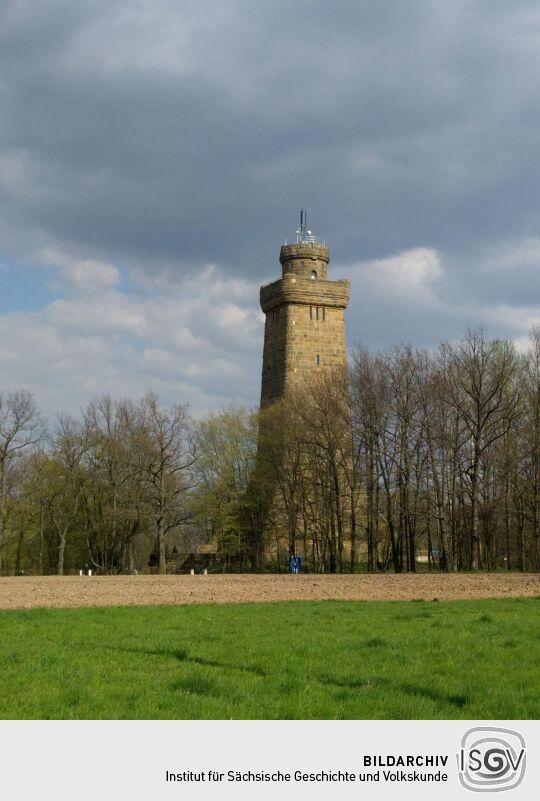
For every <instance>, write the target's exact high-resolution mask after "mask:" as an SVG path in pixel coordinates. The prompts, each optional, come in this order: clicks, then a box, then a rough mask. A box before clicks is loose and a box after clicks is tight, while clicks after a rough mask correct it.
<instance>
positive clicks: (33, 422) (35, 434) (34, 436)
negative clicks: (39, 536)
mask: <svg viewBox="0 0 540 801" xmlns="http://www.w3.org/2000/svg"><path fill="white" fill-rule="evenodd" d="M42 435H43V423H42V421H41V419H40V416H39V414H38V411H37V407H36V404H35V402H34V398H33V396H32V394H31V393H30V392H28V391H27V390H24V389H21V390H17V391H16V392H11V393H9V394H7V395H0V572H1V570H2V548H3V545H4V537H5V526H6V500H7V482H8V474H9V470H10V467H11V466H12V464H13V461H14V460H15V459H17V458H19V457H20V456H22V454H23V453H24V452H25V451H26V450H27V449H28V448H30V447H32V446H33V445H36V444H37V443H38V442H39V440H40V438H41V437H42Z"/></svg>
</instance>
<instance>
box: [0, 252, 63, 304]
mask: <svg viewBox="0 0 540 801" xmlns="http://www.w3.org/2000/svg"><path fill="white" fill-rule="evenodd" d="M54 273H55V271H54V268H52V267H46V266H43V265H39V266H37V265H32V264H21V263H13V262H10V261H9V260H7V259H4V258H2V257H1V256H0V314H6V313H8V312H17V311H39V310H40V309H43V308H44V307H45V306H46V305H47V304H48V303H50V302H51V301H53V300H54V299H55V297H58V290H57V289H55V288H54V286H53V278H54Z"/></svg>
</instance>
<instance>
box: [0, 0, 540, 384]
mask: <svg viewBox="0 0 540 801" xmlns="http://www.w3.org/2000/svg"><path fill="white" fill-rule="evenodd" d="M539 38H540V10H539V9H538V7H537V4H536V3H534V2H532V0H516V2H514V3H512V4H508V3H506V2H502V0H501V1H499V0H489V2H488V0H476V2H474V1H473V2H471V1H470V0H467V2H466V1H465V0H452V1H451V2H449V3H440V2H438V1H437V0H427V1H426V0H422V2H420V0H412V1H411V2H408V3H395V2H390V1H389V0H386V1H385V0H377V2H375V0H373V1H372V2H367V0H363V2H360V3H356V2H349V1H347V2H346V1H345V0H340V1H339V0H338V2H337V3H334V4H328V3H327V2H323V0H309V2H308V0H301V1H299V0H296V1H295V2H293V3H290V2H287V3H286V2H284V0H276V1H275V2H273V3H268V4H267V3H263V4H253V3H250V2H248V0H228V2H226V3H219V2H216V1H215V0H206V2H201V0H199V2H197V3H196V2H183V3H182V4H178V3H176V2H173V0H153V2H149V0H132V1H131V2H129V3H128V2H113V3H110V2H103V1H102V0H96V2H92V3H88V4H80V3H75V4H74V3H71V2H68V1H67V0H54V1H53V2H49V3H47V4H43V3H39V2H38V0H19V2H13V1H10V0H7V2H6V3H4V4H3V6H2V10H1V11H0V211H1V217H2V222H1V224H0V238H1V241H0V250H3V251H4V253H7V254H8V255H9V257H10V259H11V260H12V261H14V262H15V261H21V260H24V259H27V260H32V261H35V260H36V259H39V258H40V254H42V253H43V252H44V251H50V249H51V248H53V249H55V251H58V252H61V253H64V254H68V255H69V259H71V262H72V263H74V264H75V263H76V264H80V263H81V262H83V261H84V260H92V261H104V262H106V263H111V264H114V265H119V266H121V267H122V269H123V270H125V271H126V272H127V273H130V274H132V276H133V278H134V280H141V281H142V280H145V279H144V277H145V276H146V277H147V279H151V277H152V276H153V275H159V276H161V279H163V280H165V278H166V280H173V281H174V280H176V281H177V282H178V283H179V284H181V283H182V282H183V281H185V279H186V276H187V275H191V274H197V271H204V269H205V267H206V265H208V264H215V265H218V266H219V269H220V271H221V273H220V274H221V275H223V276H224V280H225V279H226V278H227V276H228V277H229V279H230V280H234V278H235V277H242V278H244V279H248V280H249V282H251V283H250V285H252V286H254V287H255V288H256V285H257V283H258V282H259V281H264V280H270V279H271V278H272V277H273V276H275V275H277V274H278V270H279V265H278V262H277V255H278V252H279V246H280V244H281V242H282V241H283V239H284V238H285V237H287V236H291V235H292V234H293V232H294V228H295V226H296V215H297V212H298V209H299V208H300V207H304V206H307V208H308V210H309V219H310V224H311V225H312V226H313V227H314V230H316V232H318V233H320V234H321V235H322V236H326V237H327V238H328V240H329V244H330V246H331V249H332V255H333V262H334V265H335V267H334V275H336V276H337V275H338V273H339V274H340V275H343V276H345V275H347V270H349V269H350V270H351V271H352V272H353V273H354V275H353V278H354V276H355V275H356V278H355V282H356V283H355V282H354V281H353V288H355V287H358V289H357V291H358V292H361V293H362V295H361V297H360V296H359V297H357V298H356V299H354V298H353V303H352V307H351V312H350V321H349V331H350V337H351V339H360V338H361V339H362V340H363V341H364V342H365V343H366V344H370V342H372V344H374V345H375V344H376V345H381V344H385V343H387V344H388V343H390V342H393V341H399V340H401V339H407V340H411V341H413V342H414V341H416V340H417V341H418V344H433V343H435V342H436V341H438V339H440V338H441V337H452V336H458V335H459V334H460V333H461V331H462V330H463V329H462V326H463V325H465V324H470V323H472V324H475V322H476V320H475V319H471V318H474V317H477V318H478V323H482V322H485V321H486V320H488V321H489V322H490V325H489V328H490V330H492V331H493V333H505V334H515V335H516V336H521V335H522V333H523V332H522V330H521V328H520V326H518V325H517V323H516V321H515V320H517V319H519V315H516V317H515V318H514V317H513V316H512V315H508V314H506V315H505V316H504V319H503V317H502V316H501V315H500V314H498V313H497V309H499V308H500V307H502V306H505V307H507V306H510V307H515V308H520V307H527V309H529V311H528V312H527V314H526V315H524V314H522V315H521V319H524V318H525V317H527V319H529V316H531V315H532V316H534V307H535V305H536V306H540V298H539V297H538V293H537V292H536V289H535V288H534V287H535V286H536V274H537V273H536V270H537V264H538V261H537V259H536V252H535V250H534V247H533V248H532V249H531V245H530V243H531V242H534V241H535V240H536V237H537V236H538V207H539V204H540V184H539V182H538V179H537V176H536V164H537V163H538V156H539V152H538V151H539V141H540V140H539V137H538V125H539V120H538V116H539V115H540V107H539V105H538V102H537V75H538V71H539V67H540V47H539ZM418 248H424V249H429V250H430V251H432V252H433V253H435V254H436V256H437V258H438V259H439V264H440V274H439V276H438V278H437V282H438V283H437V292H436V293H435V295H433V296H432V297H431V301H430V302H431V303H432V305H431V306H430V302H428V301H426V302H424V301H425V298H424V301H421V302H420V301H418V299H417V298H416V296H415V295H414V293H413V294H412V295H408V296H407V299H406V300H404V299H403V298H402V297H397V296H393V295H392V293H391V292H388V291H386V289H385V286H384V283H381V281H379V282H378V283H376V284H375V283H373V281H371V279H370V281H367V279H366V273H365V269H366V268H358V270H359V272H358V275H357V274H356V273H355V272H354V271H355V270H356V269H357V268H356V267H355V265H358V264H360V263H361V264H363V265H366V264H374V265H377V264H378V263H379V262H380V260H384V259H388V258H391V257H396V256H397V255H398V254H403V253H410V252H413V253H416V252H417V249H418ZM402 268H403V269H409V268H410V261H407V260H405V261H403V263H402ZM161 279H160V280H161ZM365 281H367V283H365ZM531 287H532V289H531ZM366 292H371V293H372V297H371V298H369V297H368V298H367V299H366V295H365V293H366ZM433 298H438V299H439V301H440V302H441V303H443V306H444V308H441V307H440V306H437V305H436V303H435V301H434V299H433ZM251 302H252V303H253V313H254V314H256V312H257V297H256V292H255V293H254V296H253V298H252V299H250V301H249V302H247V301H245V300H243V301H242V303H247V307H249V303H251ZM216 303H217V301H216ZM418 303H420V305H421V308H422V310H421V313H420V312H419V308H418ZM375 304H376V305H377V308H378V310H379V311H378V313H375V312H374V311H373V309H374V307H375ZM531 309H533V311H532V312H531V311H530V310H531ZM529 312H530V313H529ZM382 320H385V321H386V322H385V324H384V326H382V325H381V321H382ZM197 324H198V325H199V326H203V324H206V325H207V330H206V334H205V336H206V337H207V338H211V337H212V336H217V334H216V332H214V331H213V329H212V321H211V320H207V321H204V320H203V321H198V323H197ZM193 325H194V326H195V323H193ZM194 330H195V329H194ZM221 335H222V332H221ZM236 358H237V360H238V359H240V358H243V356H242V354H241V353H238V352H237V356H236ZM193 381H194V382H195V383H194V385H195V384H197V382H199V383H198V384H197V386H203V383H204V381H205V379H203V378H202V377H200V376H199V378H193ZM204 392H205V393H210V394H212V388H211V386H210V384H205V386H204ZM214 392H215V390H214Z"/></svg>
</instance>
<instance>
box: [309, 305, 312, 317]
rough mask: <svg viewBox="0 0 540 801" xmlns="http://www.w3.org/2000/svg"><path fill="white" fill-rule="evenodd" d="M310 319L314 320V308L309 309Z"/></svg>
mask: <svg viewBox="0 0 540 801" xmlns="http://www.w3.org/2000/svg"><path fill="white" fill-rule="evenodd" d="M309 319H310V320H313V306H310V307H309Z"/></svg>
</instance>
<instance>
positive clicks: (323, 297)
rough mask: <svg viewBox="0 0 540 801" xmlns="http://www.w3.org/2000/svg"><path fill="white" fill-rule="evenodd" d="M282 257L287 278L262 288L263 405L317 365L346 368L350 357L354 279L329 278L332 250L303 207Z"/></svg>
mask: <svg viewBox="0 0 540 801" xmlns="http://www.w3.org/2000/svg"><path fill="white" fill-rule="evenodd" d="M279 260H280V262H281V266H282V277H281V278H280V279H278V280H277V281H273V282H272V283H271V284H267V285H266V286H263V287H261V308H262V310H263V312H264V313H265V315H266V323H265V328H264V353H263V369H262V389H261V406H267V405H268V404H270V403H272V402H273V401H277V400H279V399H280V398H283V397H284V396H285V395H286V393H287V392H288V390H289V389H290V388H292V387H294V386H298V385H301V384H302V383H303V382H304V381H305V380H306V378H307V377H308V376H310V375H312V374H314V373H315V372H316V371H317V370H329V369H332V368H335V367H344V366H345V364H346V360H347V355H346V346H345V316H344V311H345V309H346V308H347V305H348V303H349V295H350V287H349V282H348V281H343V280H342V281H329V280H328V278H327V269H328V262H329V261H330V253H329V251H328V248H327V246H326V244H321V243H320V242H319V240H318V239H317V238H316V237H315V236H313V235H312V233H311V231H308V230H307V226H306V213H305V212H304V211H302V212H301V213H300V228H299V229H298V231H297V232H296V244H294V245H287V244H285V245H283V247H282V248H281V252H280V254H279Z"/></svg>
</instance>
